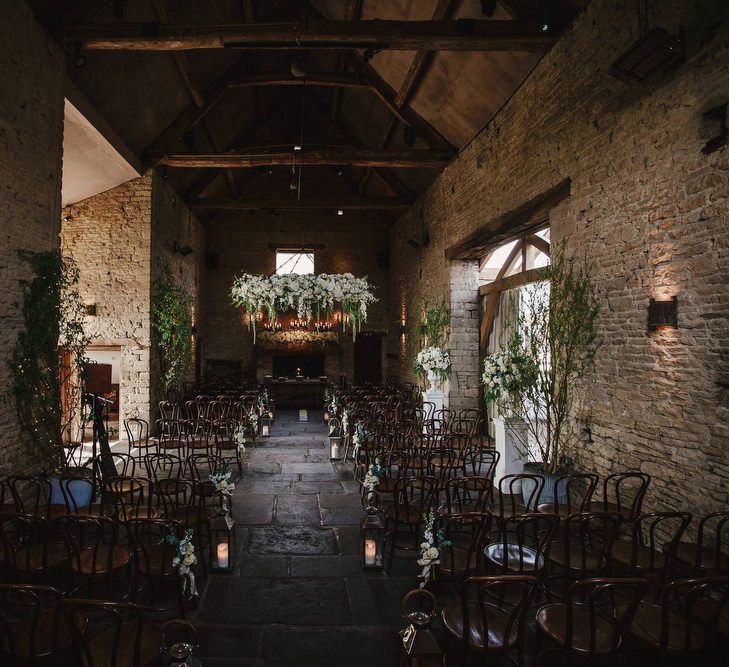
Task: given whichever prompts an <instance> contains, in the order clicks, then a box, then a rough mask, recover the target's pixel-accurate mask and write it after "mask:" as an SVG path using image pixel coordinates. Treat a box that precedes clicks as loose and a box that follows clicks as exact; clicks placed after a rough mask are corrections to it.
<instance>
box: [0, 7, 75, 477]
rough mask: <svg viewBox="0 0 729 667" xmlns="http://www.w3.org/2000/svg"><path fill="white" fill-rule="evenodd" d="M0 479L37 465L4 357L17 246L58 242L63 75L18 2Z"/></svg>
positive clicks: (3, 253) (5, 76)
mask: <svg viewBox="0 0 729 667" xmlns="http://www.w3.org/2000/svg"><path fill="white" fill-rule="evenodd" d="M0 44H2V48H0V81H2V85H1V86H0V286H2V289H0V388H1V389H0V391H1V392H2V394H3V397H2V399H0V477H2V476H3V475H6V474H8V473H10V471H11V470H12V471H13V472H14V473H20V472H22V471H24V470H28V471H31V470H36V467H35V466H34V463H33V462H32V461H29V460H28V459H27V458H26V457H25V455H24V453H23V452H24V449H23V447H22V446H21V434H20V430H19V428H18V422H17V412H16V406H15V400H14V397H13V396H12V394H11V393H10V391H11V387H12V382H13V380H12V372H11V369H10V368H9V367H8V362H9V360H10V358H11V356H12V352H13V349H14V347H15V342H16V340H17V337H18V333H19V332H20V330H21V327H22V317H21V313H20V309H19V308H20V306H19V304H20V302H21V298H22V290H21V286H20V284H19V282H18V281H19V280H24V279H29V278H30V271H29V270H28V268H27V265H26V263H25V262H23V261H21V260H20V258H19V257H18V256H17V253H16V251H17V250H18V249H21V248H24V249H28V250H50V249H52V248H54V247H58V244H59V241H58V231H59V212H60V207H61V142H62V139H63V79H64V70H65V58H64V55H63V53H62V52H61V50H60V49H59V48H58V47H57V46H56V45H55V43H53V42H52V41H51V40H50V39H49V38H48V37H47V35H46V34H45V32H44V31H43V30H42V28H41V27H40V26H38V25H37V24H36V23H35V21H34V20H33V16H32V14H31V11H30V9H29V8H28V6H27V5H26V4H25V3H24V2H20V1H13V2H2V3H0Z"/></svg>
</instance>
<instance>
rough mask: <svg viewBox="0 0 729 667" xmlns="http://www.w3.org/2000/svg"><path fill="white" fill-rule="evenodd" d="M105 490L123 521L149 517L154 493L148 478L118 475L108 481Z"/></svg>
mask: <svg viewBox="0 0 729 667" xmlns="http://www.w3.org/2000/svg"><path fill="white" fill-rule="evenodd" d="M105 488H106V492H107V493H108V495H109V498H110V500H111V502H113V503H114V504H115V506H116V511H117V516H118V517H119V519H120V520H121V521H126V520H127V519H131V518H133V517H139V516H147V514H148V510H149V508H150V507H151V502H152V493H151V483H150V481H149V480H148V479H147V478H146V477H130V476H129V475H117V476H116V477H112V478H111V479H108V480H107V481H106V484H105Z"/></svg>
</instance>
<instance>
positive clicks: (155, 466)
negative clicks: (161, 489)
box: [144, 452, 184, 484]
mask: <svg viewBox="0 0 729 667" xmlns="http://www.w3.org/2000/svg"><path fill="white" fill-rule="evenodd" d="M144 467H145V468H146V470H147V477H148V478H149V479H151V480H153V481H154V482H155V484H156V483H157V482H159V481H160V480H162V479H170V478H176V477H180V476H181V475H182V473H183V471H184V463H183V461H182V459H181V458H180V457H179V456H176V455H175V454H165V453H161V452H160V453H157V454H146V455H145V456H144Z"/></svg>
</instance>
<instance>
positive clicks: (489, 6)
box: [481, 0, 497, 18]
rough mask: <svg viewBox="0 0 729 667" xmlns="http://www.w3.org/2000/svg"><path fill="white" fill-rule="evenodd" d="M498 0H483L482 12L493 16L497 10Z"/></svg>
mask: <svg viewBox="0 0 729 667" xmlns="http://www.w3.org/2000/svg"><path fill="white" fill-rule="evenodd" d="M496 5H497V2H496V0H481V13H482V14H484V15H485V16H488V17H489V18H491V17H492V16H493V15H494V12H495V11H496Z"/></svg>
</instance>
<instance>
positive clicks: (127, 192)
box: [61, 174, 153, 424]
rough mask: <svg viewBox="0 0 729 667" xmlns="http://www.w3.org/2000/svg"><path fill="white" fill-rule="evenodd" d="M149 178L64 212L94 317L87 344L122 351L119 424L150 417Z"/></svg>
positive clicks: (65, 237)
mask: <svg viewBox="0 0 729 667" xmlns="http://www.w3.org/2000/svg"><path fill="white" fill-rule="evenodd" d="M151 215H152V176H151V174H147V175H145V176H142V177H141V178H137V179H134V180H132V181H129V182H128V183H124V184H123V185H120V186H118V187H116V188H113V189H112V190H109V191H107V192H103V193H101V194H98V195H96V196H95V197H89V198H88V199H85V200H83V201H81V202H78V203H76V204H72V205H70V206H67V207H66V208H65V209H64V210H63V224H62V231H61V239H62V245H63V251H64V253H66V254H68V255H70V256H71V257H73V259H74V260H75V261H76V264H77V265H78V268H79V271H80V292H81V296H82V298H83V300H84V303H86V304H95V305H96V315H94V316H88V317H86V318H85V322H84V326H85V329H86V333H87V334H88V335H89V336H90V337H91V343H92V345H113V346H119V347H120V348H121V362H120V375H119V388H120V401H119V418H120V424H121V423H122V422H123V420H124V419H125V418H127V417H136V416H138V417H140V418H142V419H145V420H147V421H149V420H150V415H153V413H152V412H150V401H151V393H150V387H151V383H150V344H151V330H150V280H151V271H152V269H151V261H150V259H151V243H152V240H151V223H150V221H151Z"/></svg>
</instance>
